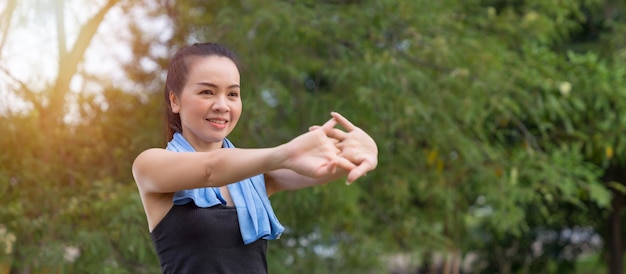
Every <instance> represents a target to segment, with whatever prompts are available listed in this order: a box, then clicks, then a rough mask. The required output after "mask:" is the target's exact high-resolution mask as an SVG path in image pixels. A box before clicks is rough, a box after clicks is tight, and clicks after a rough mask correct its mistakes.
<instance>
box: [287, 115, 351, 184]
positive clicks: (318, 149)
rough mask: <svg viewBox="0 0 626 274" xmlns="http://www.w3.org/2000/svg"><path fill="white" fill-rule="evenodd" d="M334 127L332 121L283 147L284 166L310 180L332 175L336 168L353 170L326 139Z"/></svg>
mask: <svg viewBox="0 0 626 274" xmlns="http://www.w3.org/2000/svg"><path fill="white" fill-rule="evenodd" d="M335 125H336V122H335V121H334V120H331V121H328V122H326V123H325V124H324V125H323V126H321V127H320V126H318V127H316V129H311V130H310V131H309V132H307V133H304V134H302V135H300V136H298V137H296V138H294V139H293V140H291V141H289V142H288V143H286V144H285V145H283V148H284V150H283V151H284V152H285V155H286V156H285V158H284V159H285V164H284V166H285V167H286V168H288V169H291V170H293V171H295V172H297V173H299V174H301V175H304V176H308V177H312V178H321V177H325V176H328V175H333V174H335V173H336V172H337V170H336V169H337V167H339V168H342V169H344V170H352V169H354V168H355V167H356V166H355V165H354V164H353V163H352V162H351V161H349V160H348V159H346V158H343V157H340V156H339V153H341V150H340V149H339V147H337V146H336V145H335V141H334V140H333V139H331V138H329V137H328V136H329V135H332V134H333V131H334V130H335V129H334V126H335Z"/></svg>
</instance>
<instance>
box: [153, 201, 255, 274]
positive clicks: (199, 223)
mask: <svg viewBox="0 0 626 274" xmlns="http://www.w3.org/2000/svg"><path fill="white" fill-rule="evenodd" d="M150 236H151V237H152V242H153V243H154V245H155V248H156V252H157V255H158V256H159V261H160V262H161V270H162V272H163V273H168V274H169V273H176V274H185V273H194V274H195V273H237V274H239V273H267V261H266V257H265V253H266V250H267V240H263V239H259V240H257V241H256V242H254V243H251V244H249V245H244V244H243V239H242V238H241V232H240V230H239V221H238V219H237V210H236V209H235V208H234V207H227V206H223V205H216V206H213V207H210V208H201V207H197V206H196V205H195V204H194V203H193V202H192V203H188V204H185V205H174V206H173V207H172V209H171V210H170V211H169V212H168V213H167V214H166V215H165V217H164V218H163V220H161V222H160V223H159V224H157V226H156V227H155V228H154V229H153V230H152V232H151V233H150Z"/></svg>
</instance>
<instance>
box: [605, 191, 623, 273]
mask: <svg viewBox="0 0 626 274" xmlns="http://www.w3.org/2000/svg"><path fill="white" fill-rule="evenodd" d="M611 190H612V192H613V199H612V201H611V206H612V209H611V213H610V214H609V220H608V226H607V227H608V239H607V243H606V245H607V250H608V252H609V272H608V273H609V274H623V273H624V263H623V255H624V247H623V245H622V233H621V232H622V222H621V221H622V220H621V219H622V218H621V217H622V207H623V205H624V194H623V193H622V192H620V191H619V190H617V189H614V188H612V189H611Z"/></svg>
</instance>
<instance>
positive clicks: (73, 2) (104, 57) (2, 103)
mask: <svg viewBox="0 0 626 274" xmlns="http://www.w3.org/2000/svg"><path fill="white" fill-rule="evenodd" d="M55 2H56V0H20V1H18V7H17V10H16V11H15V15H14V16H13V20H12V22H11V28H10V30H9V34H8V37H7V40H6V42H5V46H4V48H3V50H2V52H1V53H0V67H2V69H6V70H8V71H9V73H10V74H11V75H12V76H13V77H15V78H16V79H19V80H20V81H22V82H24V83H26V84H27V85H28V86H29V88H31V89H33V90H41V89H43V88H44V87H46V86H49V85H50V84H51V82H52V81H53V79H54V78H55V77H56V75H57V60H58V49H57V31H56V17H55V14H54V11H55V9H56V6H55ZM64 2H65V28H66V36H67V42H66V44H67V47H68V48H71V47H72V46H73V44H74V41H75V39H76V36H77V33H78V31H79V27H80V26H81V25H83V24H84V22H86V21H87V20H88V19H89V18H90V17H91V16H93V14H95V13H96V12H97V10H98V9H99V8H100V7H101V6H103V4H104V2H105V0H92V1H85V0H64ZM5 5H6V4H4V5H2V4H0V11H4V9H5V8H6V7H5ZM136 13H137V14H138V15H139V16H140V18H145V17H143V16H141V14H142V11H141V10H136ZM127 18H128V16H125V15H123V14H122V11H121V9H120V8H119V7H118V6H115V7H113V8H112V9H111V10H110V11H109V13H108V14H107V16H106V17H105V20H104V22H103V23H102V24H101V25H100V27H99V29H98V32H97V34H96V36H95V37H94V39H93V40H92V41H91V44H90V46H89V48H88V49H87V52H86V56H85V60H84V66H83V69H84V70H85V71H87V72H89V73H92V74H96V75H106V76H108V77H110V79H111V81H112V82H115V83H121V82H124V81H125V78H124V74H123V73H122V72H121V71H120V70H119V62H120V61H128V60H130V59H131V52H130V49H129V47H128V45H127V44H126V43H125V41H127V37H128V36H129V35H130V34H129V32H128V31H127V27H126V26H127V25H126V24H127V22H128V21H127V20H128V19H127ZM142 22H144V24H142V26H143V28H144V29H145V30H146V31H147V33H146V36H147V37H149V38H150V37H151V36H154V39H168V38H169V37H168V36H169V34H168V33H171V32H168V31H167V30H168V27H167V22H166V21H165V20H160V21H154V20H151V21H148V19H146V20H142ZM150 30H152V31H150ZM164 30H165V31H164ZM15 85H16V82H15V81H13V80H12V79H11V78H10V77H8V76H7V75H6V74H5V73H3V72H2V70H0V114H2V113H6V111H7V110H8V109H12V110H21V109H27V104H25V103H24V102H23V101H21V100H20V99H19V98H18V97H16V96H15V95H13V94H12V93H11V92H10V90H13V89H14V88H11V86H15ZM71 89H72V91H73V92H74V93H76V92H95V93H98V92H100V91H101V89H102V87H99V86H94V85H90V86H86V87H83V79H81V78H80V77H74V79H73V80H72V87H71Z"/></svg>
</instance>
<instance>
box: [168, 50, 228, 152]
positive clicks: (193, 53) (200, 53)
mask: <svg viewBox="0 0 626 274" xmlns="http://www.w3.org/2000/svg"><path fill="white" fill-rule="evenodd" d="M209 56H219V57H226V58H228V59H230V60H231V61H233V63H235V66H237V69H239V62H238V61H237V57H236V56H235V53H234V52H232V51H231V50H229V49H228V48H226V47H224V46H222V45H219V44H215V43H195V44H193V45H189V46H185V47H183V48H181V49H179V50H178V51H176V53H175V54H174V56H173V57H172V59H171V60H170V63H169V66H168V68H167V77H166V79H165V90H164V92H163V95H164V96H165V105H166V116H167V117H166V119H167V126H166V129H165V132H166V135H165V136H166V138H167V139H166V140H168V141H169V140H171V139H172V137H173V136H174V133H176V132H182V130H183V129H182V126H181V122H180V115H179V114H178V113H174V112H172V105H171V102H170V96H169V93H170V91H171V92H174V93H175V94H176V95H177V96H180V95H181V93H182V91H183V87H184V86H185V84H186V83H187V79H188V77H189V63H190V61H191V60H192V59H193V58H194V57H209Z"/></svg>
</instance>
